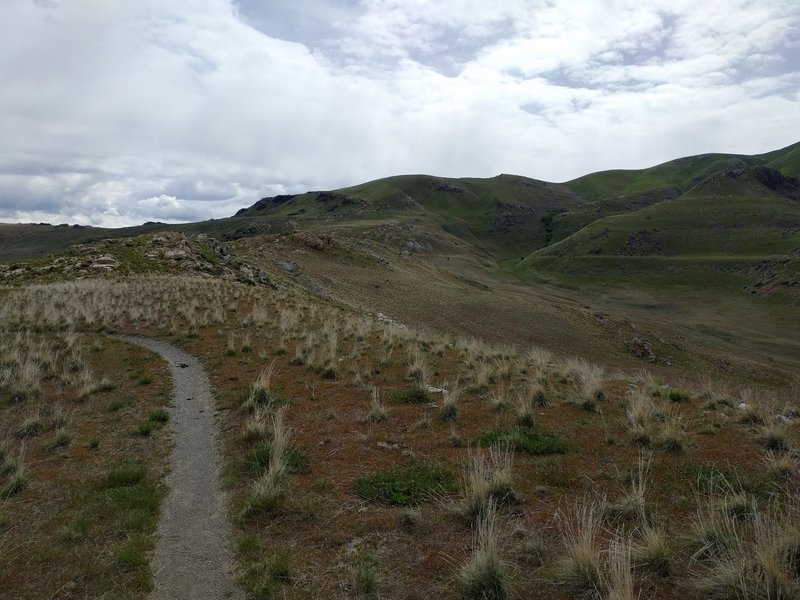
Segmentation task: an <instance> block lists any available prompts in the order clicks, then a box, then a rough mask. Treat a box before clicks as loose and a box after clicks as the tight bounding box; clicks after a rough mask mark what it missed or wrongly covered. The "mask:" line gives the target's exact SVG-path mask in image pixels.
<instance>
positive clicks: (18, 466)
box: [0, 444, 30, 499]
mask: <svg viewBox="0 0 800 600" xmlns="http://www.w3.org/2000/svg"><path fill="white" fill-rule="evenodd" d="M3 472H4V473H5V474H7V477H6V482H5V484H4V485H3V487H2V489H0V498H3V499H5V498H9V497H11V496H15V495H17V494H19V493H20V492H21V491H22V490H24V489H25V488H26V487H28V485H29V483H30V480H29V479H28V476H27V473H26V469H25V445H24V444H23V445H22V446H20V449H19V452H18V454H17V457H16V458H15V459H12V460H9V459H8V457H5V459H4V461H3Z"/></svg>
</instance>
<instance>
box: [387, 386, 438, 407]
mask: <svg viewBox="0 0 800 600" xmlns="http://www.w3.org/2000/svg"><path fill="white" fill-rule="evenodd" d="M389 400H391V401H392V402H399V403H402V404H411V403H419V402H430V401H431V395H430V393H429V392H428V390H426V389H425V388H421V387H411V388H406V389H404V390H393V391H392V392H390V393H389Z"/></svg>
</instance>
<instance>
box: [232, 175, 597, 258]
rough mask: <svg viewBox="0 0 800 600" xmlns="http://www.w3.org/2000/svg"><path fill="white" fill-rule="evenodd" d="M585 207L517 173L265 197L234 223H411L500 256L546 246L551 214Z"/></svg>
mask: <svg viewBox="0 0 800 600" xmlns="http://www.w3.org/2000/svg"><path fill="white" fill-rule="evenodd" d="M583 204H585V200H583V198H581V197H580V196H578V195H577V194H575V193H574V192H572V191H570V190H568V189H567V188H565V187H564V186H561V185H558V184H553V183H547V182H543V181H537V180H534V179H528V178H526V177H519V176H515V175H499V176H497V177H493V178H490V179H477V178H464V179H447V178H441V177H433V176H429V175H403V176H398V177H389V178H386V179H379V180H376V181H371V182H368V183H364V184H361V185H357V186H353V187H349V188H344V189H340V190H335V191H333V192H308V193H305V194H300V195H297V196H277V197H275V198H264V199H262V200H259V201H258V202H257V203H256V204H254V205H253V206H251V207H250V208H247V209H243V210H241V211H239V212H238V213H237V217H240V218H241V217H269V218H271V219H278V218H292V219H293V220H295V221H297V222H299V223H311V224H319V223H320V220H321V219H322V220H323V221H324V222H326V223H337V224H340V225H342V224H345V223H348V222H349V223H351V224H352V223H354V222H356V223H358V224H359V225H365V224H369V223H370V222H375V221H384V220H386V219H387V218H389V219H398V218H401V219H409V218H412V217H413V218H416V219H418V220H422V221H423V222H424V223H426V224H427V225H428V226H430V227H432V228H434V229H441V230H444V231H445V232H447V233H449V234H452V235H454V236H456V237H459V238H462V239H465V240H468V241H470V242H476V243H479V244H481V245H483V246H484V247H485V248H487V249H490V250H491V253H493V254H496V255H497V256H498V257H506V256H509V255H519V254H520V253H522V254H527V253H528V252H529V251H530V250H531V249H533V248H539V247H541V246H544V245H546V244H547V242H548V241H549V239H548V235H547V225H548V222H549V219H550V218H551V215H552V214H554V213H559V212H564V211H566V210H569V209H572V208H578V207H580V206H581V205H583Z"/></svg>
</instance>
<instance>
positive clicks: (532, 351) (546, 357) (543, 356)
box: [525, 346, 553, 371]
mask: <svg viewBox="0 0 800 600" xmlns="http://www.w3.org/2000/svg"><path fill="white" fill-rule="evenodd" d="M525 359H526V360H527V362H528V364H530V365H531V366H532V367H533V368H534V369H536V370H537V371H546V370H547V369H548V368H549V367H550V366H551V363H552V361H553V353H552V352H550V351H549V350H547V349H546V348H542V347H541V346H531V347H530V348H528V350H527V351H526V352H525Z"/></svg>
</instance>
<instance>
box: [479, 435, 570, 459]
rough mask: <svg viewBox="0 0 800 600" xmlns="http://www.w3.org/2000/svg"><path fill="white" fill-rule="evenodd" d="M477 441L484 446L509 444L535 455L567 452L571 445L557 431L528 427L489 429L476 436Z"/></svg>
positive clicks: (515, 448) (513, 447) (514, 448)
mask: <svg viewBox="0 0 800 600" xmlns="http://www.w3.org/2000/svg"><path fill="white" fill-rule="evenodd" d="M475 443H476V444H478V445H479V446H483V447H487V446H494V445H498V444H499V445H507V446H509V447H510V448H512V449H513V450H518V451H520V452H526V453H528V454H533V455H535V456H545V455H548V454H565V453H566V452H568V451H569V447H570V445H569V442H568V441H567V440H566V439H564V438H563V437H561V436H560V435H559V434H557V433H541V432H536V431H532V430H530V429H526V428H517V429H497V430H494V431H487V432H485V433H482V434H481V435H479V436H478V437H477V438H475Z"/></svg>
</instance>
